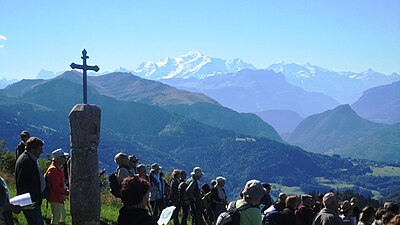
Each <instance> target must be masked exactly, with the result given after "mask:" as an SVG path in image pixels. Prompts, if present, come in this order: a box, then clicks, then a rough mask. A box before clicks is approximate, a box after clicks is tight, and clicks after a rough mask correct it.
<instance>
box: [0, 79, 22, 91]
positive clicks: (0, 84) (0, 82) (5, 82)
mask: <svg viewBox="0 0 400 225" xmlns="http://www.w3.org/2000/svg"><path fill="white" fill-rule="evenodd" d="M17 81H18V80H17V79H11V80H7V79H6V78H5V77H3V78H2V79H0V89H2V88H4V87H6V86H7V85H9V84H13V83H15V82H17Z"/></svg>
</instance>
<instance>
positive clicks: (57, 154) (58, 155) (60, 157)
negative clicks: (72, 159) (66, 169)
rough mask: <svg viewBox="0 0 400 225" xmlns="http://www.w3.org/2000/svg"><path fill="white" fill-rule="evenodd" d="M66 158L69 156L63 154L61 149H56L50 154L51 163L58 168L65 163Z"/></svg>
mask: <svg viewBox="0 0 400 225" xmlns="http://www.w3.org/2000/svg"><path fill="white" fill-rule="evenodd" d="M68 156H69V154H68V153H66V152H64V150H62V148H59V149H56V150H54V151H53V152H52V153H51V157H52V160H53V162H54V163H55V164H56V165H57V166H59V167H61V166H62V165H64V164H65V163H66V162H67V157H68Z"/></svg>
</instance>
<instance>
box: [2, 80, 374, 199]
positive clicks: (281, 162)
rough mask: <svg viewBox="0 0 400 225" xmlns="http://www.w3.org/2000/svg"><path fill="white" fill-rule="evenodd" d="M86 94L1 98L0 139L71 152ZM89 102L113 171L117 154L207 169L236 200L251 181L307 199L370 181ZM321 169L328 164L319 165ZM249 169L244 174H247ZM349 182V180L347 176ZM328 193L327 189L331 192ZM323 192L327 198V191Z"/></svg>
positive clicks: (40, 92)
mask: <svg viewBox="0 0 400 225" xmlns="http://www.w3.org/2000/svg"><path fill="white" fill-rule="evenodd" d="M81 88H82V87H81V86H80V85H77V84H75V83H74V82H71V81H69V80H65V79H54V80H51V81H49V82H46V83H44V84H41V85H38V86H35V87H34V88H32V89H30V90H29V91H26V92H25V93H24V94H22V95H21V96H20V97H19V98H17V99H15V98H9V97H5V96H4V93H3V95H2V96H1V98H0V112H1V113H0V128H1V130H6V131H7V132H4V133H2V136H1V139H5V140H6V141H7V147H8V148H9V149H13V148H14V145H16V144H17V143H18V140H17V139H18V135H17V134H18V133H19V132H20V131H21V130H23V129H28V130H29V131H30V132H31V134H32V135H33V136H39V137H42V138H43V139H44V141H45V142H46V146H45V148H44V151H45V153H47V154H49V153H50V152H51V151H52V150H54V149H55V148H59V147H62V148H64V149H69V128H68V113H69V111H70V110H71V108H72V107H73V106H74V105H75V104H76V103H79V102H80V101H81ZM88 97H89V98H88V99H89V102H91V103H93V104H96V105H98V106H99V107H100V108H101V110H102V116H101V138H100V145H99V160H100V162H101V163H100V165H101V166H102V167H105V168H107V169H108V170H109V171H110V170H111V169H112V168H113V167H114V163H113V161H112V160H113V156H114V154H115V153H116V152H119V151H126V152H128V153H135V154H136V155H138V157H139V158H140V159H141V160H143V161H141V162H143V163H152V162H159V163H160V164H161V165H163V166H165V168H168V167H173V168H183V169H186V170H191V168H192V167H193V166H201V167H203V169H204V170H205V171H206V173H207V177H206V178H207V179H211V178H213V177H215V176H218V175H223V176H226V177H227V179H228V180H229V184H228V188H229V189H230V190H232V191H235V192H232V193H236V191H238V190H239V188H240V187H241V186H243V184H244V182H245V181H246V180H249V179H252V178H254V177H257V178H258V179H261V180H268V181H271V182H280V183H283V184H285V185H300V184H302V182H304V180H305V179H307V184H306V185H303V186H302V187H303V188H304V190H305V191H308V190H311V188H312V189H315V188H318V187H320V188H324V187H322V186H319V185H318V183H317V182H316V181H315V180H314V177H316V176H319V177H323V176H331V177H332V176H335V173H336V174H339V172H340V170H341V169H343V168H345V169H349V170H350V169H352V170H353V171H358V172H360V173H364V172H363V171H364V170H365V169H366V168H361V169H360V168H353V165H352V164H351V163H350V162H348V161H347V160H344V159H339V158H335V157H328V156H322V155H318V154H313V153H307V152H305V151H303V150H301V149H300V148H297V147H293V146H288V145H285V144H283V143H279V142H276V141H271V140H269V139H265V138H246V136H242V135H237V134H235V133H234V132H232V131H228V130H222V129H218V128H214V127H211V126H207V125H204V124H202V123H200V122H198V121H196V120H193V119H190V118H188V117H183V116H180V115H178V114H176V113H171V112H169V111H168V110H165V109H162V108H160V107H158V106H150V105H147V104H142V103H136V102H132V101H119V100H116V99H114V98H111V97H107V96H104V95H100V94H99V92H98V91H96V90H95V89H93V88H90V89H89V94H88ZM320 162H324V163H323V164H321V163H320ZM243 168H246V169H243ZM349 176H350V174H349ZM325 189H326V188H325ZM325 189H324V190H325Z"/></svg>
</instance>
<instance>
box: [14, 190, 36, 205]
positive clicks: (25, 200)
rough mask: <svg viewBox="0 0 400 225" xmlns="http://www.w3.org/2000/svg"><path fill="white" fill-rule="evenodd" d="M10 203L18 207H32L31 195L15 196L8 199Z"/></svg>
mask: <svg viewBox="0 0 400 225" xmlns="http://www.w3.org/2000/svg"><path fill="white" fill-rule="evenodd" d="M10 203H11V204H13V205H19V206H22V207H23V206H28V205H33V202H32V199H31V194H29V193H25V194H22V195H17V196H15V197H14V198H12V199H10Z"/></svg>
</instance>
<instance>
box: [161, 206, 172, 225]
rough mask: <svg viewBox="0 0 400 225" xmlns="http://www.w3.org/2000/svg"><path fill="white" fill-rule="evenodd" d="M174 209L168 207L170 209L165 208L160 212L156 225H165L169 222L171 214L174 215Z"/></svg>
mask: <svg viewBox="0 0 400 225" xmlns="http://www.w3.org/2000/svg"><path fill="white" fill-rule="evenodd" d="M175 208H176V207H175V206H170V207H167V208H165V209H164V210H163V211H162V212H161V215H160V219H159V220H158V222H157V224H158V225H162V224H165V225H167V223H168V222H169V220H170V219H171V217H172V213H174V210H175Z"/></svg>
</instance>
